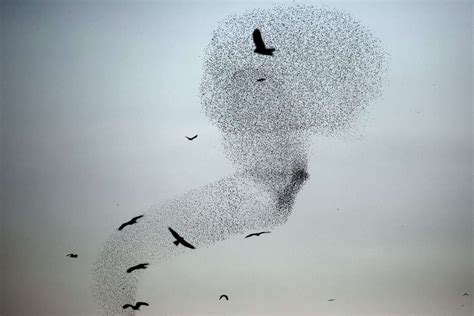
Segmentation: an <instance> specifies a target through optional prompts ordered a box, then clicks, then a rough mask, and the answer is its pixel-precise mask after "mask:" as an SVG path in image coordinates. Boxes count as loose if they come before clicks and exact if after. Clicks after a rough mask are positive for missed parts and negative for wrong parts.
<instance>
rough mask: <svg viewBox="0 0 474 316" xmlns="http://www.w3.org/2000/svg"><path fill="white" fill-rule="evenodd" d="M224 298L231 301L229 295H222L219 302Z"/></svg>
mask: <svg viewBox="0 0 474 316" xmlns="http://www.w3.org/2000/svg"><path fill="white" fill-rule="evenodd" d="M222 298H225V299H226V301H228V300H229V297H228V296H227V295H225V294H222V295H221V297H219V301H220V300H221V299H222Z"/></svg>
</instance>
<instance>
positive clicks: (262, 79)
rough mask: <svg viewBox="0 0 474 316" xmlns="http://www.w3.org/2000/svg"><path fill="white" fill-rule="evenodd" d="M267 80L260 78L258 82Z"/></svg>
mask: <svg viewBox="0 0 474 316" xmlns="http://www.w3.org/2000/svg"><path fill="white" fill-rule="evenodd" d="M265 80H267V79H265V78H260V79H257V81H259V82H261V81H265Z"/></svg>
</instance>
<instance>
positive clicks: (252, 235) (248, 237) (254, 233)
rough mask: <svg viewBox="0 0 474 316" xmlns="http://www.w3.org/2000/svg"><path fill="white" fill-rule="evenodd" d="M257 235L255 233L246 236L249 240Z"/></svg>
mask: <svg viewBox="0 0 474 316" xmlns="http://www.w3.org/2000/svg"><path fill="white" fill-rule="evenodd" d="M255 235H256V234H255V233H252V234H248V235H247V236H245V238H249V237H252V236H255Z"/></svg>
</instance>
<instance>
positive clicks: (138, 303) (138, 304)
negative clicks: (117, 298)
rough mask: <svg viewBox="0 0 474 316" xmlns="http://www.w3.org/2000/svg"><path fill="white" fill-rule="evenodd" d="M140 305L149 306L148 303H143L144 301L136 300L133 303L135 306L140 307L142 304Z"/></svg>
mask: <svg viewBox="0 0 474 316" xmlns="http://www.w3.org/2000/svg"><path fill="white" fill-rule="evenodd" d="M142 305H144V306H150V305H148V303H145V302H137V303H136V304H135V307H140V306H142Z"/></svg>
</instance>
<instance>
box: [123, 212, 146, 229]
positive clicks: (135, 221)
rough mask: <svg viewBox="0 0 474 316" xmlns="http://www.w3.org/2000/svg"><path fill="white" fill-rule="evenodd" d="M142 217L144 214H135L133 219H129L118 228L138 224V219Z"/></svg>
mask: <svg viewBox="0 0 474 316" xmlns="http://www.w3.org/2000/svg"><path fill="white" fill-rule="evenodd" d="M142 217H143V215H140V216H135V217H134V218H132V219H131V220H129V221H128V222H126V223H123V224H122V225H120V227H119V229H118V230H122V229H124V227H125V226H128V225H133V224H136V223H137V219H139V218H142Z"/></svg>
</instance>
